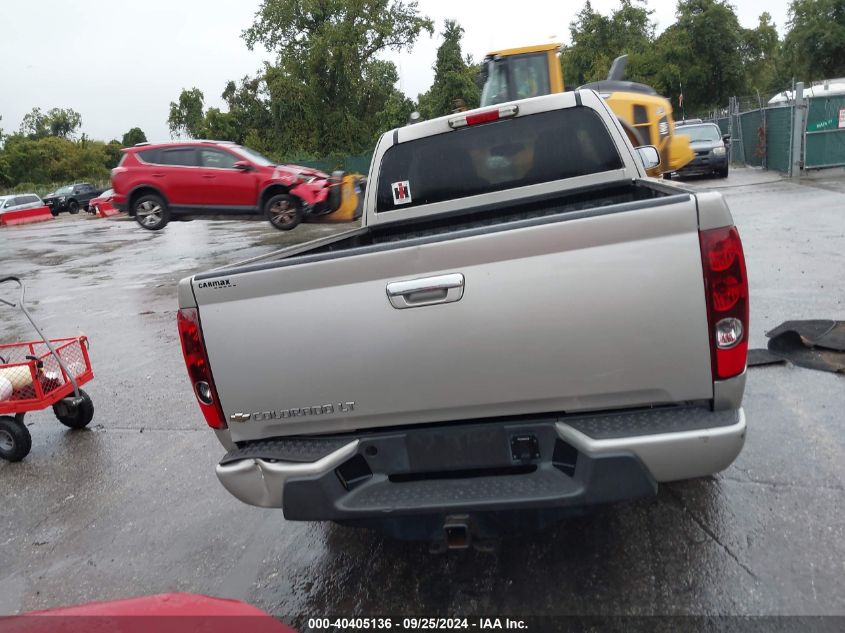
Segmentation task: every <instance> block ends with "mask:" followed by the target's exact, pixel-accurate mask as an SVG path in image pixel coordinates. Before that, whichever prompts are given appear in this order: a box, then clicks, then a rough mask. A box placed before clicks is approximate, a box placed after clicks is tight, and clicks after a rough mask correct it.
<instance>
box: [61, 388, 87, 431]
mask: <svg viewBox="0 0 845 633" xmlns="http://www.w3.org/2000/svg"><path fill="white" fill-rule="evenodd" d="M79 395H80V397H81V398H82V402H81V403H80V404H79V406H77V407H73V406H70V405H68V404H65V403H64V402H57V403H56V404H54V405H53V413H55V414H56V417H57V418H58V420H59V422H61V423H62V424H64V425H65V426H67V427H70V428H72V429H81V428H84V427H86V426H88V423H89V422H90V421H91V420H92V419H93V418H94V403H93V402H92V401H91V396H89V395H88V394H87V393H85V392H84V391H83V390H82V389H80V390H79Z"/></svg>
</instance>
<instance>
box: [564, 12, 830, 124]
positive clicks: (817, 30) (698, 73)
mask: <svg viewBox="0 0 845 633" xmlns="http://www.w3.org/2000/svg"><path fill="white" fill-rule="evenodd" d="M652 13H653V12H652V11H651V10H650V9H649V8H648V6H647V4H646V3H645V2H643V1H642V0H621V2H620V4H619V7H618V8H617V9H615V10H614V11H612V12H611V13H610V15H602V14H601V13H598V12H596V11H595V10H594V9H593V7H592V5H591V4H590V2H589V0H588V1H587V2H586V4H585V5H584V7H583V8H582V9H581V11H580V12H579V13H578V14H577V16H576V17H575V19H574V20H573V21H572V23H571V24H570V29H569V30H570V37H571V41H572V43H571V45H570V46H568V47H566V49H565V50H564V52H563V54H562V56H561V63H562V65H563V68H564V77H565V79H566V83H567V85H571V86H577V85H580V84H583V83H586V82H589V81H596V80H599V79H603V78H604V77H606V75H607V70H608V68H609V65H610V62H611V60H612V59H613V58H614V57H616V56H617V55H621V54H623V53H627V54H628V55H629V58H628V71H627V78H628V79H631V80H633V81H640V82H642V83H645V84H648V85H650V86H652V87H653V88H655V89H656V90H657V91H658V92H659V93H660V94H662V95H664V96H666V97H669V98H671V100H672V102H673V104H675V105H676V106H677V105H681V104H683V108H684V109H685V110H686V111H687V112H703V111H707V110H709V109H711V108H713V107H724V106H725V105H727V102H728V99H729V98H730V97H731V96H745V95H757V94H759V95H761V98H763V97H767V96H771V95H772V94H773V93H776V92H780V91H783V90H785V89H788V88H791V86H792V82H793V81H794V80H797V81H805V82H810V81H813V80H818V79H825V78H834V77H841V76H843V75H845V0H793V2H792V3H791V4H790V9H789V16H790V17H789V20H788V23H787V25H786V26H787V32H786V35H785V37H783V38H780V36H779V34H778V31H777V28H776V25H775V24H774V23H773V22H772V17H771V15H770V14H769V13H768V12H763V13H761V14H760V16H759V19H758V23H757V25H756V26H755V27H754V28H743V27H742V26H741V25H740V24H739V20H738V19H737V16H736V11H735V9H734V7H733V6H732V5H731V4H730V3H729V2H727V1H725V0H680V1H679V2H678V5H677V13H676V20H675V22H674V23H673V24H672V25H670V26H669V27H668V28H667V29H666V30H664V31H663V32H662V33H661V34H660V35H655V27H654V23H653V21H652V19H651V16H652ZM681 95H683V99H681Z"/></svg>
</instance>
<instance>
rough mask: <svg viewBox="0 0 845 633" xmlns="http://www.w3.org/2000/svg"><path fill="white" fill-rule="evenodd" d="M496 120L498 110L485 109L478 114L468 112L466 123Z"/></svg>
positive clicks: (476, 123) (474, 123)
mask: <svg viewBox="0 0 845 633" xmlns="http://www.w3.org/2000/svg"><path fill="white" fill-rule="evenodd" d="M498 120H499V111H498V110H487V111H486V112H479V113H478V114H470V115H469V116H468V117H467V125H478V124H480V123H490V122H492V121H498Z"/></svg>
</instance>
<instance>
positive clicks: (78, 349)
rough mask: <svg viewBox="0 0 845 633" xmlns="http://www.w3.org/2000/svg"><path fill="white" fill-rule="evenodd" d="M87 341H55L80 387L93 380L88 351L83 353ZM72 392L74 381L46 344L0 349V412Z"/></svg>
mask: <svg viewBox="0 0 845 633" xmlns="http://www.w3.org/2000/svg"><path fill="white" fill-rule="evenodd" d="M85 340H86V339H85V338H84V337H81V338H73V339H57V340H51V343H52V344H53V346H54V347H55V349H56V353H57V354H58V355H59V357H60V358H61V359H62V362H63V363H64V364H65V367H67V369H68V372H70V373H71V374H72V375H73V377H74V378H76V379H77V381H78V382H80V383H81V382H84V381H85V379H86V378H87V379H90V373H91V365H90V361H89V359H88V354H87V350H85V349H83V346H84V345H85ZM27 356H30V357H35V358H37V360H33V359H32V358H27ZM4 361H5V362H4ZM39 365H40V366H39ZM72 390H73V387H72V384H71V382H70V380H69V379H68V377H67V376H66V375H65V373H64V371H62V368H61V366H60V365H59V363H58V361H57V360H56V358H55V357H54V356H53V355H52V354H51V353H50V350H49V349H48V347H47V346H46V345H45V344H44V343H43V342H39V341H35V342H30V343H17V344H13V345H0V408H2V407H3V405H8V404H11V403H14V404H16V405H18V404H24V403H28V402H33V403H36V402H43V401H45V400H52V399H53V398H57V397H64V395H66V394H67V393H68V392H70V391H72ZM60 394H61V396H60ZM44 404H46V403H44Z"/></svg>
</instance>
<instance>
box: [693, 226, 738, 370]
mask: <svg viewBox="0 0 845 633" xmlns="http://www.w3.org/2000/svg"><path fill="white" fill-rule="evenodd" d="M699 240H700V241H701V259H702V263H703V266H704V292H705V295H706V297H705V299H706V302H707V322H708V324H709V326H710V350H711V352H710V353H711V358H712V364H713V379H714V380H724V379H726V378H732V377H734V376H738V375H739V374H741V373H742V372H743V371H745V365H746V361H747V359H748V275H747V274H746V272H745V254H744V253H743V251H742V241H741V240H740V239H739V232H738V231H737V230H736V227H735V226H727V227H722V228H718V229H709V230H706V231H700V232H699Z"/></svg>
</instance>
